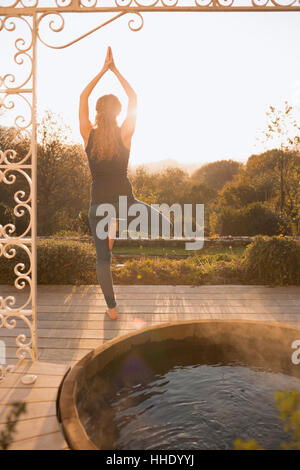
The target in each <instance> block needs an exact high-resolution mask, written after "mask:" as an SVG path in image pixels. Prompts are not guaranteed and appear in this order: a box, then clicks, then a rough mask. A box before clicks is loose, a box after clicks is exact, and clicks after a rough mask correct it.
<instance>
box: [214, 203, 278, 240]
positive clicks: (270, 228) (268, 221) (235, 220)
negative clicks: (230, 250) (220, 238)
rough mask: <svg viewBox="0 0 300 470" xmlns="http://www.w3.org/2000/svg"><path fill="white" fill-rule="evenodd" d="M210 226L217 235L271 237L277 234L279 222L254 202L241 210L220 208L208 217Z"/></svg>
mask: <svg viewBox="0 0 300 470" xmlns="http://www.w3.org/2000/svg"><path fill="white" fill-rule="evenodd" d="M210 226H211V230H212V231H213V232H214V233H218V234H219V235H232V236H237V235H245V236H246V235H247V236H254V235H258V234H260V235H273V234H279V233H280V231H281V230H280V229H281V220H280V218H279V217H278V216H277V215H276V214H274V213H273V212H272V211H271V210H270V209H269V208H267V207H266V206H264V204H262V203H260V202H254V203H252V204H249V205H248V206H246V207H242V208H241V209H234V208H232V207H231V206H225V207H222V208H221V209H220V210H219V211H218V212H213V213H212V214H211V216H210Z"/></svg>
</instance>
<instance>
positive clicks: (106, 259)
mask: <svg viewBox="0 0 300 470" xmlns="http://www.w3.org/2000/svg"><path fill="white" fill-rule="evenodd" d="M96 207H97V205H91V206H90V210H89V223H90V227H91V232H92V235H93V239H94V243H95V248H96V254H97V278H98V282H99V284H100V286H101V289H102V292H103V295H104V298H105V301H106V304H107V306H108V308H114V307H115V306H116V305H117V303H116V300H115V295H114V289H113V280H112V275H111V269H110V266H111V251H110V250H109V240H108V237H106V238H105V239H104V240H101V239H100V238H98V236H97V233H96V226H97V223H98V222H99V217H96V215H95V211H96Z"/></svg>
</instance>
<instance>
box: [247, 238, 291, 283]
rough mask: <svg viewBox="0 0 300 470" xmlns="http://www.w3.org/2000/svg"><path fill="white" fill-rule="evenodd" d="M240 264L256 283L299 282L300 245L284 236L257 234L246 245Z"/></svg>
mask: <svg viewBox="0 0 300 470" xmlns="http://www.w3.org/2000/svg"><path fill="white" fill-rule="evenodd" d="M242 264H243V267H244V269H245V273H246V276H247V278H248V279H249V280H251V279H255V280H256V282H257V283H261V284H267V283H269V284H274V285H276V284H279V285H299V284H300V247H299V245H297V243H296V242H295V241H293V240H289V239H287V238H285V237H280V236H279V237H276V236H273V237H263V236H259V235H258V236H257V237H255V239H254V241H253V242H252V243H250V245H248V246H247V248H246V250H245V252H244V257H243V259H242Z"/></svg>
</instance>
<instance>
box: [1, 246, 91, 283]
mask: <svg viewBox="0 0 300 470" xmlns="http://www.w3.org/2000/svg"><path fill="white" fill-rule="evenodd" d="M13 259H14V263H12V262H11V260H10V259H7V258H4V259H2V260H1V263H0V283H2V284H9V283H10V284H12V283H13V282H14V280H15V274H14V271H13V269H14V266H15V264H16V263H23V264H24V269H23V271H24V272H26V271H27V270H28V269H29V260H28V257H27V255H26V252H25V251H24V250H22V249H21V248H19V247H17V246H16V255H15V257H14V258H13ZM20 270H22V269H20ZM37 277H38V283H39V284H97V283H98V281H97V275H96V252H95V248H94V246H93V245H92V244H91V243H84V242H83V243H82V242H77V241H71V240H40V241H39V242H38V244H37Z"/></svg>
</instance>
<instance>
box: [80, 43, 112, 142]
mask: <svg viewBox="0 0 300 470" xmlns="http://www.w3.org/2000/svg"><path fill="white" fill-rule="evenodd" d="M109 63H110V59H109V50H107V54H106V59H105V63H104V65H103V67H102V69H101V71H100V72H99V73H98V74H97V75H96V76H95V77H94V78H93V80H91V81H90V83H89V84H88V85H87V86H86V87H85V89H84V90H83V92H82V93H81V95H80V100H79V126H80V134H81V136H82V138H83V140H84V146H85V147H86V146H87V143H88V140H89V135H90V132H91V129H92V127H93V126H92V123H91V121H90V119H89V96H90V94H91V93H92V91H93V89H94V88H95V86H96V85H97V83H98V82H99V80H100V78H101V77H103V75H104V74H105V72H107V70H108V69H109Z"/></svg>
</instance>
